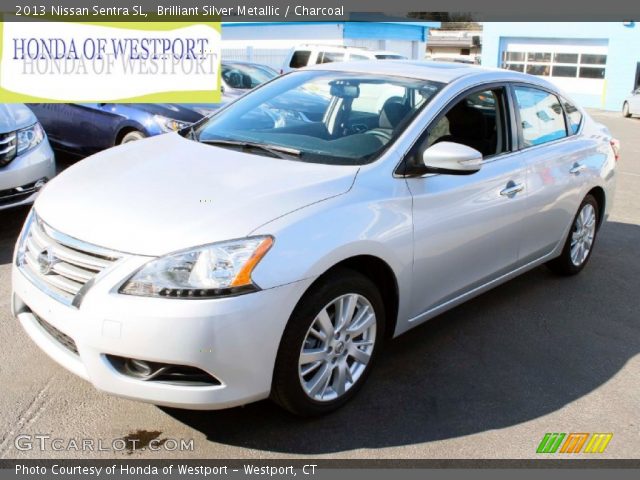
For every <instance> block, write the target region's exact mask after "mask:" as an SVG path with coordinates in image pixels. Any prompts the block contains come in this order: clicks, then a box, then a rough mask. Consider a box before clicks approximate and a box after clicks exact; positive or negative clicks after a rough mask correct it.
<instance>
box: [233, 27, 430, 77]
mask: <svg viewBox="0 0 640 480" xmlns="http://www.w3.org/2000/svg"><path fill="white" fill-rule="evenodd" d="M439 26H440V22H260V23H241V22H226V23H223V24H222V59H223V60H245V61H252V62H257V63H263V64H265V65H269V66H270V67H273V68H275V69H276V70H278V69H280V67H281V66H282V63H283V62H284V59H285V58H286V57H287V54H288V53H289V51H290V50H291V48H292V47H294V46H297V45H305V44H314V45H335V46H349V47H363V48H368V49H370V50H390V51H393V52H396V53H399V54H401V55H404V56H406V57H407V58H411V59H416V60H418V59H419V60H422V59H423V58H424V55H425V49H426V42H427V38H428V36H429V29H430V28H437V27H439Z"/></svg>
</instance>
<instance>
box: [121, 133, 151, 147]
mask: <svg viewBox="0 0 640 480" xmlns="http://www.w3.org/2000/svg"><path fill="white" fill-rule="evenodd" d="M143 138H146V135H145V134H144V133H142V132H140V131H138V130H133V131H131V132H128V133H127V134H126V135H125V136H124V137H122V140H120V143H121V144H124V143H129V142H135V141H136V140H142V139H143Z"/></svg>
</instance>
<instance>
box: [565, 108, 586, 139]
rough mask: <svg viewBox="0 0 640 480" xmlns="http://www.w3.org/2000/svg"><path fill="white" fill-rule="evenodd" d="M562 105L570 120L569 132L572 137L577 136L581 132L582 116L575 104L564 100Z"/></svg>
mask: <svg viewBox="0 0 640 480" xmlns="http://www.w3.org/2000/svg"><path fill="white" fill-rule="evenodd" d="M562 105H564V111H565V112H567V117H568V118H569V131H570V132H571V134H572V135H575V134H576V133H578V130H580V124H581V123H582V114H581V113H580V110H578V109H577V107H576V106H575V105H574V104H572V103H571V102H569V101H567V100H563V101H562Z"/></svg>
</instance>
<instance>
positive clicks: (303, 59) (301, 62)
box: [289, 50, 311, 68]
mask: <svg viewBox="0 0 640 480" xmlns="http://www.w3.org/2000/svg"><path fill="white" fill-rule="evenodd" d="M310 56H311V52H310V51H309V50H296V51H295V52H293V56H292V57H291V61H290V62H289V66H290V67H291V68H302V67H306V66H307V64H308V63H309V57H310Z"/></svg>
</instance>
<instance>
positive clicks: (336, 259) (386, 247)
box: [251, 180, 413, 318]
mask: <svg viewBox="0 0 640 480" xmlns="http://www.w3.org/2000/svg"><path fill="white" fill-rule="evenodd" d="M396 186H397V188H398V189H399V190H400V191H401V192H386V194H383V195H372V192H371V191H368V190H365V191H362V190H361V191H358V190H357V189H355V190H351V191H350V192H348V193H345V194H343V195H339V196H337V197H333V198H331V199H328V200H325V201H322V202H319V203H316V204H314V205H311V206H308V207H305V208H303V209H300V210H297V211H295V212H292V213H290V214H288V215H285V216H284V217H280V218H278V219H276V220H274V221H272V222H270V223H268V224H266V225H263V226H262V227H259V228H258V229H257V230H255V231H253V232H252V233H251V234H252V235H261V234H270V235H273V236H274V237H275V242H274V245H273V247H272V248H271V250H270V251H269V253H268V254H267V255H266V256H265V257H264V259H263V260H262V261H261V262H260V263H259V264H258V266H257V267H256V269H255V271H254V272H253V280H254V281H255V283H256V284H257V285H259V286H260V287H261V288H263V289H266V288H273V287H277V286H280V285H284V284H288V283H293V282H296V281H299V280H308V279H315V278H317V277H319V276H320V275H322V274H323V273H325V272H326V271H327V270H329V269H330V268H332V267H333V266H335V265H337V264H338V263H340V262H342V261H344V260H346V259H348V258H352V257H355V256H359V255H369V256H373V257H377V258H379V259H381V260H382V261H384V262H385V263H386V264H387V265H389V267H390V268H391V269H392V271H393V272H394V274H395V276H396V281H397V283H398V289H399V293H400V304H399V312H398V314H399V318H403V317H402V315H403V313H404V309H405V308H408V306H409V301H410V299H409V292H410V288H409V285H410V284H411V279H412V267H413V222H412V210H411V208H412V205H411V197H410V194H409V192H408V190H406V182H405V181H404V180H398V182H397V184H396ZM377 193H380V192H377Z"/></svg>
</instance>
